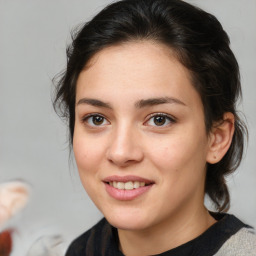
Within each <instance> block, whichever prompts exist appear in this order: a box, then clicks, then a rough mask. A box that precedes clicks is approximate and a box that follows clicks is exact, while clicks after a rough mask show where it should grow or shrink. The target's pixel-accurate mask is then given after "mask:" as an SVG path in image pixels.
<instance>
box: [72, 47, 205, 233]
mask: <svg viewBox="0 0 256 256" xmlns="http://www.w3.org/2000/svg"><path fill="white" fill-rule="evenodd" d="M73 148H74V154H75V159H76V162H77V166H78V170H79V174H80V178H81V181H82V184H83V186H84V188H85V190H86V191H87V193H88V194H89V196H90V197H91V199H92V200H93V202H94V203H95V205H96V206H97V207H98V208H99V210H100V211H101V212H102V213H103V215H104V216H105V217H106V218H107V219H108V221H109V222H110V223H111V224H112V225H114V226H116V227H118V228H120V229H128V230H141V229H146V228H150V227H153V226H155V225H165V224H166V223H168V221H174V220H175V221H178V220H180V221H183V219H182V218H183V217H184V218H185V216H188V215H190V214H191V212H192V211H197V210H200V209H202V208H203V207H204V206H203V199H204V180H205V172H206V159H207V154H208V151H209V139H208V136H207V134H206V131H205V124H204V112H203V106H202V102H201V99H200V96H199V94H198V93H197V92H196V90H195V89H194V88H193V86H192V84H191V80H190V78H189V73H188V71H187V69H186V68H185V67H184V66H182V65H181V64H180V63H179V62H178V61H177V60H176V59H175V57H174V56H173V55H172V52H171V50H170V49H169V48H167V47H166V46H163V45H161V44H156V43H152V42H131V43H126V44H123V45H118V46H112V47H109V48H105V49H103V50H102V51H100V52H99V53H97V54H96V55H95V56H94V57H93V58H92V59H91V61H90V63H89V64H88V65H87V67H86V68H85V69H84V70H83V71H82V72H81V73H80V76H79V78H78V82H77V92H76V117H75V129H74V140H73Z"/></svg>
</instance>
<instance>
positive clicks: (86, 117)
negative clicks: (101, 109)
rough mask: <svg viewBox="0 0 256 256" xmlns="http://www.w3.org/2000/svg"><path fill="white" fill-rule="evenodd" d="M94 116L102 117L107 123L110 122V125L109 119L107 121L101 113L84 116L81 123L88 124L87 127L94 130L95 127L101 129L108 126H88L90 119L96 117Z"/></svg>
mask: <svg viewBox="0 0 256 256" xmlns="http://www.w3.org/2000/svg"><path fill="white" fill-rule="evenodd" d="M94 116H100V117H102V118H104V120H106V121H107V122H108V124H110V122H109V121H108V119H107V118H106V117H105V116H104V115H102V114H100V113H90V114H87V115H84V116H83V117H82V118H81V122H82V123H84V124H86V125H87V126H89V127H92V128H94V127H97V128H100V127H102V126H105V125H106V124H105V125H98V126H97V125H95V126H92V125H90V124H88V122H87V120H88V119H89V118H90V117H94Z"/></svg>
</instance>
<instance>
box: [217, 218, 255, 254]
mask: <svg viewBox="0 0 256 256" xmlns="http://www.w3.org/2000/svg"><path fill="white" fill-rule="evenodd" d="M237 220H238V219H237ZM238 221H239V220H238ZM215 255H216V256H243V255H244V256H255V255H256V233H255V230H254V229H253V228H252V227H250V226H248V225H246V224H243V227H241V228H240V229H239V230H238V231H237V232H236V233H234V234H233V235H232V236H231V237H229V239H228V240H227V241H225V243H224V244H223V245H222V246H221V248H220V249H219V250H218V252H217V253H216V254H215Z"/></svg>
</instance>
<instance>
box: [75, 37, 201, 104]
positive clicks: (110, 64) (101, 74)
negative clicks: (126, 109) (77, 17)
mask: <svg viewBox="0 0 256 256" xmlns="http://www.w3.org/2000/svg"><path fill="white" fill-rule="evenodd" d="M120 92H123V93H125V99H126V100H127V99H129V98H130V99H134V100H135V98H136V97H137V100H138V99H140V98H145V97H146V98H147V97H164V96H167V97H168V96H169V97H176V98H180V99H181V100H182V101H185V102H186V103H188V104H189V103H190V102H191V101H192V100H199V101H200V98H199V95H198V94H197V92H196V91H195V89H194V87H193V86H192V83H191V79H190V72H189V71H188V70H187V69H186V68H185V67H184V66H183V65H182V64H181V63H180V62H179V61H178V60H177V58H176V57H175V54H174V53H173V51H172V49H170V48H169V47H167V46H165V45H163V44H159V43H154V42H150V41H141V42H129V43H125V44H120V45H116V46H111V47H107V48H105V49H103V50H101V51H100V52H98V53H97V54H95V55H94V56H93V57H92V59H91V60H90V61H89V62H88V64H87V65H86V67H85V68H84V70H83V71H82V72H81V73H80V75H79V78H78V81H77V101H78V100H79V99H78V98H79V97H85V96H86V97H95V96H96V95H97V97H100V98H106V97H108V98H109V99H115V96H116V97H120V96H121V95H120ZM191 96H194V98H193V97H191ZM115 100H116V99H115Z"/></svg>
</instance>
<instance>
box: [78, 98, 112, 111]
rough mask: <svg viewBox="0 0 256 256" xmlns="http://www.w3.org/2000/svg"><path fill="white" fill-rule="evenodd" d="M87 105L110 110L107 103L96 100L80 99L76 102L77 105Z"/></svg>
mask: <svg viewBox="0 0 256 256" xmlns="http://www.w3.org/2000/svg"><path fill="white" fill-rule="evenodd" d="M80 104H88V105H91V106H95V107H102V108H109V109H112V107H111V106H110V104H109V103H106V102H103V101H101V100H97V99H89V98H82V99H80V100H79V101H78V102H77V105H80Z"/></svg>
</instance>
